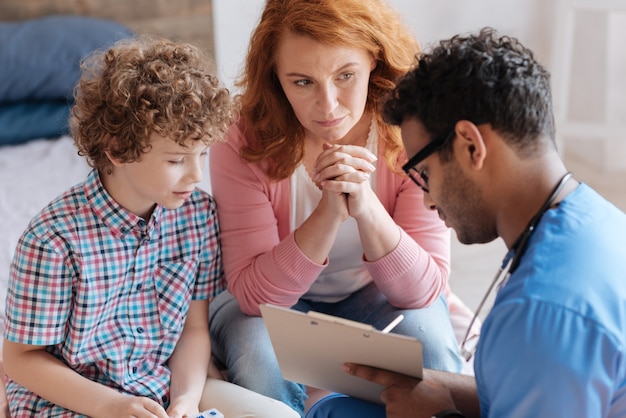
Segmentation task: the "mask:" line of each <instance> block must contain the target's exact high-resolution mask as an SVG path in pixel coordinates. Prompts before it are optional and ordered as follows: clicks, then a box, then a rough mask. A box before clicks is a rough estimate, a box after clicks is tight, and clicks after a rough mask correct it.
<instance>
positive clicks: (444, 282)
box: [365, 159, 450, 309]
mask: <svg viewBox="0 0 626 418" xmlns="http://www.w3.org/2000/svg"><path fill="white" fill-rule="evenodd" d="M377 173H378V175H379V182H378V188H379V189H380V190H379V192H378V195H379V198H380V199H381V202H382V203H383V205H384V206H385V208H386V209H387V211H388V212H389V213H390V214H391V216H392V218H393V220H394V221H395V222H396V224H397V225H398V227H399V228H400V229H401V238H400V242H399V243H398V245H397V246H396V248H395V249H394V250H393V251H391V252H390V253H389V254H387V255H386V256H384V257H382V258H381V259H379V260H376V261H374V262H365V265H366V267H367V268H368V270H369V271H370V274H371V275H372V278H373V279H374V281H375V282H376V285H377V286H378V288H379V289H380V291H381V292H383V293H384V294H385V296H386V297H387V299H389V301H390V303H392V304H393V305H395V306H397V307H399V308H403V309H417V308H423V307H425V306H428V305H430V304H431V303H433V302H434V301H435V300H437V298H439V296H440V295H441V294H442V293H445V292H446V291H447V290H448V277H449V274H450V231H449V229H448V228H447V227H446V226H445V224H444V223H443V222H442V221H441V219H439V217H438V214H437V211H434V210H430V209H427V208H426V207H425V206H424V202H423V194H422V191H421V190H420V189H419V188H418V187H416V186H415V185H414V184H413V183H412V182H411V181H410V180H409V179H408V178H404V177H401V176H398V175H397V174H395V173H393V172H392V171H391V170H390V169H389V168H388V167H387V166H386V164H385V163H384V161H382V159H380V160H379V162H378V169H377Z"/></svg>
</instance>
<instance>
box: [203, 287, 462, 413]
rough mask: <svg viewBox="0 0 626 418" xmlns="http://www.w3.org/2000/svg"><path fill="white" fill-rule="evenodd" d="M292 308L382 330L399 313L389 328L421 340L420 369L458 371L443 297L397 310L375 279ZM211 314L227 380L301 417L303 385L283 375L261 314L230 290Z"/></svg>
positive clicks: (215, 343) (214, 342)
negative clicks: (246, 310)
mask: <svg viewBox="0 0 626 418" xmlns="http://www.w3.org/2000/svg"><path fill="white" fill-rule="evenodd" d="M293 308H294V309H297V310H299V311H302V312H307V311H309V310H314V311H318V312H323V313H326V314H330V315H335V316H339V317H342V318H346V319H351V320H353V321H359V322H363V323H366V324H370V325H372V326H374V327H375V328H377V329H382V328H384V327H385V326H386V325H387V324H388V323H389V322H391V321H392V320H393V319H395V317H396V316H398V314H400V313H402V314H403V315H404V317H405V318H404V320H403V321H402V322H400V324H399V325H397V326H396V327H395V328H394V329H393V330H392V331H391V332H394V333H398V334H404V335H409V336H412V337H415V338H417V339H418V340H420V341H421V342H422V345H423V347H422V348H423V350H422V351H423V362H424V367H426V368H430V369H438V370H445V371H450V372H459V371H460V370H461V365H462V363H461V358H460V356H459V350H458V346H457V342H456V338H455V336H454V332H453V330H452V325H451V324H450V316H449V314H448V307H447V304H446V301H445V298H444V297H443V296H441V297H440V298H439V299H438V300H436V301H435V302H434V303H433V304H432V305H430V306H429V307H427V308H423V309H408V310H404V309H398V308H396V307H394V306H392V305H391V304H390V303H389V302H388V301H387V299H386V298H385V296H384V295H383V294H382V293H380V292H379V291H378V288H377V287H376V285H375V284H374V283H370V284H369V285H367V286H366V287H364V288H363V289H361V290H359V291H357V292H355V293H353V294H352V295H350V296H349V297H348V298H346V299H344V300H342V301H340V302H336V303H326V302H312V301H306V300H304V299H301V300H300V301H298V303H297V304H296V305H294V306H293ZM209 312H210V313H209V329H210V332H211V347H212V352H213V355H214V356H215V357H217V358H218V359H219V360H220V361H221V362H223V363H224V364H225V365H226V367H227V368H228V379H229V380H230V381H231V382H233V383H236V384H238V385H241V386H243V387H245V388H248V389H250V390H253V391H255V392H258V393H261V394H263V395H266V396H269V397H271V398H274V399H278V400H280V401H282V402H284V403H286V404H287V405H289V406H291V407H292V408H293V409H295V410H296V411H297V412H298V413H300V415H304V401H305V400H306V389H305V387H304V386H303V385H301V384H298V383H294V382H289V381H286V380H284V379H283V377H282V374H281V372H280V368H279V367H278V361H277V360H276V356H275V354H274V349H273V348H272V344H271V341H270V338H269V335H268V333H267V330H266V328H265V323H264V322H263V318H261V317H251V316H247V315H245V314H243V313H242V312H241V309H240V308H239V303H238V302H237V300H236V299H235V298H234V297H233V296H232V295H231V294H230V293H229V292H228V291H225V292H223V293H221V294H220V295H218V296H217V297H216V298H215V299H213V300H212V301H211V303H210V307H209Z"/></svg>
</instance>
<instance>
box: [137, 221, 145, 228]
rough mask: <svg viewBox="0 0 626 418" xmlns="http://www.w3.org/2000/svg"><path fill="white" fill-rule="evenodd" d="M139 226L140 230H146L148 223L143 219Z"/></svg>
mask: <svg viewBox="0 0 626 418" xmlns="http://www.w3.org/2000/svg"><path fill="white" fill-rule="evenodd" d="M137 225H139V227H140V228H145V227H146V221H144V220H143V219H140V220H139V222H138V223H137Z"/></svg>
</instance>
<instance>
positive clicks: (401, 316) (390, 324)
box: [381, 314, 404, 334]
mask: <svg viewBox="0 0 626 418" xmlns="http://www.w3.org/2000/svg"><path fill="white" fill-rule="evenodd" d="M403 319H404V315H402V314H400V315H398V316H397V317H396V319H394V320H393V321H391V322H390V323H389V325H387V326H386V327H385V328H383V330H382V331H381V332H383V333H385V334H386V333H388V332H389V331H391V330H392V329H394V328H395V327H396V325H398V324H399V323H400V321H402V320H403Z"/></svg>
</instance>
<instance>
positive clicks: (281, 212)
mask: <svg viewBox="0 0 626 418" xmlns="http://www.w3.org/2000/svg"><path fill="white" fill-rule="evenodd" d="M242 143H243V138H242V134H241V132H240V130H239V128H238V126H233V127H232V128H231V129H230V131H229V132H228V134H227V142H225V143H221V144H216V145H213V146H211V151H210V153H209V155H210V165H209V167H210V175H211V188H212V194H213V196H214V198H215V201H216V202H217V207H218V219H219V223H220V237H221V238H220V239H221V245H222V254H223V259H224V271H225V274H226V280H227V283H228V290H230V292H231V293H232V294H233V295H234V296H235V298H237V300H238V301H239V304H240V306H241V309H242V311H243V312H244V313H246V314H248V315H257V316H258V315H260V311H259V304H261V303H266V302H267V303H273V304H277V305H281V306H292V305H294V304H295V303H296V302H297V301H298V299H299V298H300V297H301V296H302V295H303V294H304V293H305V292H306V291H307V290H308V289H309V287H310V286H311V283H313V281H315V279H316V278H317V276H318V275H319V274H320V272H321V271H322V270H323V269H324V267H325V266H324V265H320V264H317V263H315V262H313V261H311V260H310V259H309V258H308V257H306V256H305V255H304V254H303V253H302V252H301V251H300V249H299V248H298V246H297V245H296V243H295V241H294V238H293V234H291V233H289V201H290V200H289V188H288V187H285V184H284V183H281V182H270V181H269V180H268V178H267V176H266V175H265V174H264V172H263V170H262V169H261V167H260V166H259V165H258V164H251V163H247V162H245V161H244V160H242V159H241V157H240V156H239V148H240V147H241V144H242ZM287 185H288V181H287Z"/></svg>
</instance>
